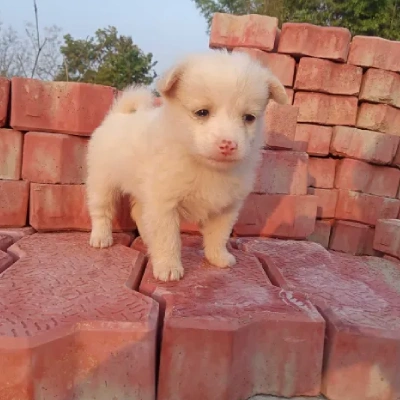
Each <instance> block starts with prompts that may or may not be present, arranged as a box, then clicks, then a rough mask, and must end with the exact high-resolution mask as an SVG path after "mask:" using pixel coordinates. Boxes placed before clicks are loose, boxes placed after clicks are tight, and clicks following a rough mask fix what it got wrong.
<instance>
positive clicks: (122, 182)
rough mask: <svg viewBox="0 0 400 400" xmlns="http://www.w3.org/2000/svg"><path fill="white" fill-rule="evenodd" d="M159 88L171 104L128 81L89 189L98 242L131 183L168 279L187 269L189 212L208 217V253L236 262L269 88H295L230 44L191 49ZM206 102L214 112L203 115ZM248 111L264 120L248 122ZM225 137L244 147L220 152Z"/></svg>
mask: <svg viewBox="0 0 400 400" xmlns="http://www.w3.org/2000/svg"><path fill="white" fill-rule="evenodd" d="M158 90H159V92H160V93H161V95H162V97H163V105H162V106H161V107H159V108H155V107H152V106H151V104H152V100H151V98H150V97H151V92H150V91H148V90H147V89H144V88H142V87H139V88H128V90H127V91H126V92H124V93H123V94H122V96H120V98H119V99H118V100H117V101H116V103H115V104H114V106H113V107H112V109H111V110H110V113H109V114H108V115H107V117H106V118H105V120H104V121H103V123H102V124H101V126H100V127H98V128H97V129H96V130H95V132H94V133H93V135H92V138H91V140H90V144H89V151H88V157H87V162H88V178H87V194H88V205H89V211H90V215H91V219H92V233H91V238H90V244H91V245H92V246H94V247H108V246H110V245H111V244H112V234H111V232H112V217H113V212H114V207H113V205H114V200H115V198H116V196H117V195H119V194H120V193H128V194H130V195H131V196H132V212H131V215H132V218H133V219H134V220H135V221H136V223H137V225H138V228H139V232H140V234H141V235H142V237H143V240H144V242H145V243H146V244H147V246H148V250H149V254H150V257H151V261H152V264H153V273H154V276H155V277H156V278H158V279H160V280H163V281H168V280H178V279H180V278H181V277H182V276H183V272H184V270H183V267H182V263H181V253H180V250H181V243H180V231H179V224H180V218H181V217H183V218H185V219H186V220H188V221H191V222H195V223H198V224H199V226H200V227H201V230H202V234H203V237H204V250H205V256H206V258H207V259H208V261H209V262H210V263H212V264H213V265H215V266H217V267H221V268H223V267H228V266H231V265H233V264H234V263H235V257H234V256H233V255H232V254H230V253H229V252H228V251H227V249H226V244H227V241H228V238H229V236H230V233H231V231H232V227H233V225H234V223H235V222H236V219H237V217H238V213H239V210H240V208H241V206H242V204H243V201H244V200H245V198H246V197H247V195H248V194H249V193H250V192H251V190H252V187H253V183H254V178H255V171H256V167H257V164H258V161H259V159H260V151H259V149H260V147H261V144H262V138H263V122H264V121H263V120H264V113H265V107H266V104H267V102H268V100H269V98H273V99H274V100H276V101H277V102H279V103H285V102H286V101H287V97H286V93H285V90H284V88H283V86H282V85H281V84H280V82H279V81H278V80H277V79H276V78H275V77H274V76H273V75H272V74H271V72H270V71H269V70H267V69H265V68H263V67H262V66H261V65H260V64H258V62H256V61H254V60H252V59H251V58H250V57H249V56H248V55H247V54H245V53H233V54H229V53H228V52H226V51H210V52H207V53H205V54H199V55H193V56H190V57H188V58H187V59H185V60H184V61H182V62H181V63H179V64H178V65H177V66H176V67H174V68H172V69H171V70H170V71H168V72H167V73H166V74H165V75H164V76H163V77H162V78H161V79H160V81H159V82H158ZM200 109H207V110H209V111H210V114H209V116H207V117H199V116H197V115H196V114H195V112H196V111H198V110H200ZM131 111H135V112H131ZM244 114H252V115H254V116H256V120H255V121H254V122H250V123H248V122H245V121H244V120H243V115H244ZM221 140H231V141H234V142H236V143H237V145H238V148H237V151H236V152H235V153H234V154H233V155H228V156H224V155H221V153H220V150H219V147H218V146H219V144H220V141H221ZM227 160H228V161H227Z"/></svg>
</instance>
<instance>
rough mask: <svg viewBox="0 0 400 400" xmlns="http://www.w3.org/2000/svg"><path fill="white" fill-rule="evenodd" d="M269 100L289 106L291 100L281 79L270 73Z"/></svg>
mask: <svg viewBox="0 0 400 400" xmlns="http://www.w3.org/2000/svg"><path fill="white" fill-rule="evenodd" d="M268 87H269V93H270V95H269V98H270V99H272V100H274V101H276V102H277V103H278V104H288V102H289V99H288V96H287V94H286V90H285V88H284V87H283V85H282V83H281V82H280V81H279V79H278V78H277V77H276V76H275V75H273V74H271V73H269V75H268Z"/></svg>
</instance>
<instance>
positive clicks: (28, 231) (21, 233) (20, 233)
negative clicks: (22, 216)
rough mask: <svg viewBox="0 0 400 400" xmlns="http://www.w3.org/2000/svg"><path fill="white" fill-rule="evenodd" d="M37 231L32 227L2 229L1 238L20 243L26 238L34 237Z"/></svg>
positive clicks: (0, 231)
mask: <svg viewBox="0 0 400 400" xmlns="http://www.w3.org/2000/svg"><path fill="white" fill-rule="evenodd" d="M35 232H36V231H35V230H34V229H33V228H32V227H31V226H25V227H23V228H0V236H1V235H4V236H7V237H9V238H11V239H12V241H13V243H15V242H18V240H21V239H22V238H24V237H25V236H29V235H33V234H34V233H35Z"/></svg>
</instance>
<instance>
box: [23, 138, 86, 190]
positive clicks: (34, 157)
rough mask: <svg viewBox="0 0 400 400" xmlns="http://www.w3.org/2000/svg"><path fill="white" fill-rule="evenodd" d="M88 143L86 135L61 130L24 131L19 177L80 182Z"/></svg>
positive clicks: (84, 170)
mask: <svg viewBox="0 0 400 400" xmlns="http://www.w3.org/2000/svg"><path fill="white" fill-rule="evenodd" d="M88 142H89V141H88V139H86V138H81V137H78V136H71V135H64V134H62V133H44V132H28V133H27V134H26V135H25V142H24V158H23V164H22V177H23V179H26V180H28V181H31V182H37V183H63V184H68V183H70V184H72V183H74V184H79V183H84V182H85V179H86V150H87V145H88Z"/></svg>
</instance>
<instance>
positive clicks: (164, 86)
mask: <svg viewBox="0 0 400 400" xmlns="http://www.w3.org/2000/svg"><path fill="white" fill-rule="evenodd" d="M184 69H185V67H184V64H179V65H177V66H175V67H173V68H171V69H170V70H169V71H167V72H166V73H165V74H164V75H162V76H161V78H160V79H159V80H158V82H157V89H158V91H159V92H160V94H161V95H162V96H165V97H173V95H174V93H175V91H176V88H177V86H178V83H179V80H180V79H181V78H182V75H183V72H184Z"/></svg>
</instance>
